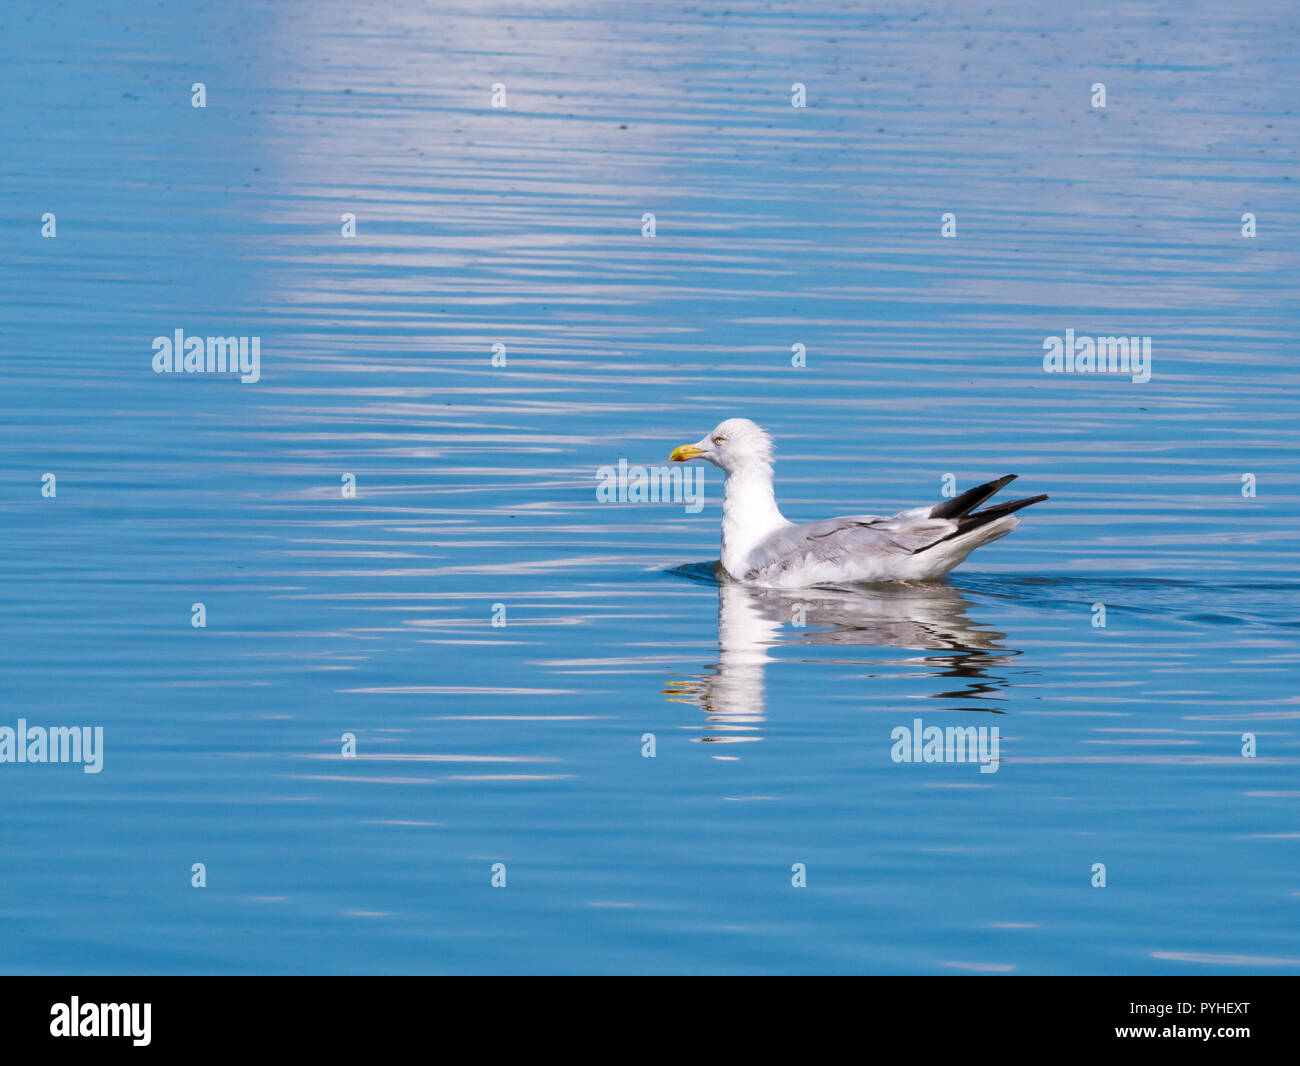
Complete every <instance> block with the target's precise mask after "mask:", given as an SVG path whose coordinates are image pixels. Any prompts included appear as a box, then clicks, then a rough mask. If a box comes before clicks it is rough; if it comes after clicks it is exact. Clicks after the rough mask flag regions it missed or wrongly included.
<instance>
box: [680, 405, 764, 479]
mask: <svg viewBox="0 0 1300 1066" xmlns="http://www.w3.org/2000/svg"><path fill="white" fill-rule="evenodd" d="M774 452H775V448H774V446H773V444H772V438H771V437H769V436H768V435H767V433H766V432H765V431H764V430H763V429H762V428H760V427H759V426H757V425H755V424H754V423H753V422H751V421H750V420H749V419H748V418H728V419H727V420H726V421H725V422H720V423H719V424H718V425H717V427H716V428H714V429H713V431H712V432H710V433H708V434H707V435H706V436H705V437H704V439H703V440H698V441H696V442H695V443H694V444H683V445H682V446H681V447H680V448H674V449H673V452H672V454H671V455H670V456H669V457H668V458H669V459H671V460H672V461H673V462H674V463H684V462H686V460H688V459H703V460H704V461H705V462H709V463H712V464H713V465H714V466H716V467H718V469H720V470H723V471H725V472H726V473H728V474H734V473H738V472H741V471H746V470H749V469H752V468H758V467H767V468H769V469H770V468H771V466H772V460H773V453H774Z"/></svg>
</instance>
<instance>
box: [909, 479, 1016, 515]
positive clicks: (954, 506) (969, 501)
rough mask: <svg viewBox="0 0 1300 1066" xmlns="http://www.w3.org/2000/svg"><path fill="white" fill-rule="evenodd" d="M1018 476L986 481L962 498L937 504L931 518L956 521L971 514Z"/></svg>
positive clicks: (957, 497)
mask: <svg viewBox="0 0 1300 1066" xmlns="http://www.w3.org/2000/svg"><path fill="white" fill-rule="evenodd" d="M1017 476H1018V475H1016V474H1007V475H1006V476H1005V477H1000V478H998V479H997V480H996V481H986V482H985V483H984V484H983V485H976V486H975V487H974V488H973V489H967V490H966V491H965V492H963V493H962V494H961V495H960V496H954V497H953V498H952V499H951V500H945V501H944V502H943V503H936V504H935V505H934V506H933V507H932V508H930V517H931V518H949V519H953V520H956V519H958V518H962V517H964V516H965V515H968V514H970V512H971V511H973V510H975V508H976V507H978V506H979V505H980V504H982V503H983V502H984V501H985V500H987V499H988V498H989V497H991V496H992V495H994V493H996V492H998V491H1000V490H1001V489H1003V488H1005V487H1006V486H1007V485H1010V484H1011V482H1013V481H1015V480H1016V477H1017Z"/></svg>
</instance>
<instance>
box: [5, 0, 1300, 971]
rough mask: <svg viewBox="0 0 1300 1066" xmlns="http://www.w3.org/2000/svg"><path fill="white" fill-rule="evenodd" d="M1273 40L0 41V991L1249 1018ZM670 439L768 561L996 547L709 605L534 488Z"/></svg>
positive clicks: (717, 30) (1267, 584) (1060, 23)
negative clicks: (47, 738)
mask: <svg viewBox="0 0 1300 1066" xmlns="http://www.w3.org/2000/svg"><path fill="white" fill-rule="evenodd" d="M812 8H819V10H812ZM1298 37H1300V16H1297V13H1296V9H1295V7H1294V5H1290V4H1284V3H1274V2H1268V0H1265V2H1263V3H1259V4H1252V5H1248V6H1242V5H1222V4H1209V3H1203V2H1193V3H1189V4H1176V5H1175V4H1164V5H1162V4H1148V5H1128V4H1125V5H1113V6H1103V7H1101V8H1098V9H1097V10H1096V11H1095V12H1093V13H1092V14H1085V13H1081V12H1080V11H1079V10H1078V9H1077V6H1076V5H1074V4H1067V3H1056V2H1052V3H1048V4H1045V5H1042V4H1040V5H1035V6H1033V8H1032V10H1031V9H1030V8H1027V7H1025V6H1023V5H1016V6H1014V7H1012V6H1006V5H998V6H995V7H989V5H987V4H983V3H980V4H974V3H960V4H954V3H939V4H934V5H925V6H916V7H912V6H910V5H899V6H895V7H891V8H886V9H881V8H875V7H870V6H866V5H859V4H853V3H831V4H821V5H809V4H804V3H773V4H753V3H745V2H739V3H734V2H733V3H727V4H725V5H724V4H712V3H705V4H695V5H683V4H678V3H676V2H669V3H666V4H658V5H652V6H647V5H645V4H642V3H630V2H629V3H600V4H597V3H585V2H578V3H574V4H569V5H565V6H555V7H551V6H547V5H541V4H534V3H530V2H528V0H520V2H516V3H513V4H506V3H485V4H473V5H471V4H456V5H448V4H428V3H423V2H417V0H397V2H386V3H380V4H373V5H369V4H367V5H356V4H351V3H342V2H335V0H310V2H308V0H289V2H280V0H277V2H274V3H272V2H269V0H265V2H261V3H257V2H248V0H241V2H233V3H230V4H225V5H204V6H201V7H193V6H191V5H188V4H180V3H143V4H139V5H123V4H108V3H105V4H94V3H83V2H65V3H49V2H42V3H34V2H27V0H19V2H17V3H16V4H15V3H10V4H7V5H6V6H5V7H4V9H3V11H0V39H2V40H4V42H5V50H6V59H5V62H4V63H3V64H2V65H0V140H2V142H3V144H4V145H5V150H4V152H3V154H0V193H2V196H0V201H2V202H3V211H0V235H2V237H3V242H4V255H3V257H2V258H0V355H2V357H3V361H4V369H5V379H6V380H5V384H6V387H5V388H4V389H3V391H0V408H2V409H3V410H2V417H0V445H2V446H3V454H4V456H5V462H4V464H3V469H2V470H0V483H2V487H3V493H2V494H0V500H2V502H3V524H2V525H0V549H2V550H0V566H2V567H3V580H2V583H0V588H2V589H3V607H2V609H0V643H2V644H3V647H4V653H5V654H4V658H5V670H4V677H5V687H6V690H7V696H8V698H7V699H6V701H5V705H6V712H5V714H4V715H3V716H2V717H0V726H5V725H7V726H10V727H16V723H17V720H18V719H19V718H25V719H26V720H27V721H28V722H29V723H32V724H37V725H41V726H54V725H66V726H74V725H75V726H81V725H86V726H101V727H102V728H103V753H102V754H103V765H102V771H101V772H100V773H97V774H87V773H83V772H82V769H81V768H80V767H78V766H75V765H32V764H15V763H4V764H0V804H2V805H3V809H4V812H5V816H4V818H3V819H2V820H0V970H3V971H6V972H42V973H43V972H53V973H60V972H87V973H165V972H179V973H267V972H270V973H319V972H324V973H354V972H360V973H374V972H454V973H480V972H547V973H552V972H554V973H580V972H597V973H619V972H655V973H660V972H663V973H766V972H790V971H794V972H818V973H830V972H886V973H964V972H993V973H1017V974H1026V973H1152V974H1174V973H1218V974H1237V973H1248V972H1250V973H1253V972H1260V973H1283V972H1289V973H1300V698H1298V697H1297V687H1296V684H1295V681H1296V676H1297V668H1298V666H1300V609H1298V607H1297V594H1298V593H1300V579H1298V578H1297V573H1296V566H1297V561H1298V560H1300V550H1298V548H1297V537H1296V534H1297V527H1298V525H1300V521H1298V520H1300V492H1298V490H1297V477H1298V476H1300V462H1298V457H1300V449H1298V446H1300V432H1298V428H1297V399H1298V397H1300V370H1298V369H1297V362H1296V357H1297V344H1296V336H1297V326H1298V325H1300V301H1298V300H1297V290H1296V279H1297V274H1298V272H1300V255H1298V254H1297V248H1300V237H1298V232H1300V229H1298V228H1300V198H1298V196H1297V185H1300V166H1297V156H1296V147H1297V144H1298V143H1300V136H1298V135H1300V122H1298V121H1297V117H1296V113H1295V112H1296V106H1295V105H1296V101H1297V100H1300V58H1298V57H1300V40H1298V39H1297V38H1298ZM195 83H202V86H203V92H204V93H205V99H204V101H203V102H204V103H205V104H206V106H204V107H195V106H192V103H193V100H194V96H195V93H196V92H197V91H198V90H196V89H194V88H193V86H194V85H195ZM498 83H500V84H503V85H504V86H505V93H506V99H505V101H504V103H505V106H504V107H494V106H493V92H494V88H493V87H494V85H496V84H498ZM795 83H800V84H802V85H803V86H805V91H806V105H807V106H806V107H802V108H799V107H793V106H792V104H791V100H792V86H793V85H794V84H795ZM1095 83H1104V85H1105V93H1106V106H1105V107H1104V108H1101V107H1094V106H1093V101H1094V100H1095V99H1096V90H1095V88H1094V85H1095ZM46 213H52V214H53V215H54V216H55V221H54V232H55V235H54V236H53V237H42V216H43V215H45V214H46ZM647 213H652V214H653V215H654V224H655V231H654V236H653V237H652V238H651V237H647V236H643V225H644V223H643V217H644V216H645V215H646V214H647ZM945 213H951V214H952V215H953V216H954V219H955V222H954V223H953V224H954V225H955V227H956V235H955V236H954V237H951V238H945V237H943V236H942V235H941V218H942V216H943V215H944V214H945ZM1247 213H1249V214H1251V215H1253V216H1254V218H1255V227H1256V230H1255V235H1254V236H1253V237H1244V236H1243V227H1248V225H1249V223H1247V222H1243V215H1245V214H1247ZM345 214H351V215H354V216H355V236H353V237H345V236H343V233H342V229H343V227H344V222H343V216H344V215H345ZM47 225H48V224H47ZM178 329H180V330H184V331H185V332H186V333H187V334H190V335H195V336H202V335H221V336H238V337H248V338H253V337H256V338H258V339H259V341H260V359H261V363H260V380H258V381H257V382H255V383H247V384H243V383H240V382H239V381H238V380H237V379H235V378H233V377H231V376H230V375H226V376H224V377H223V376H219V375H214V376H205V375H196V374H190V375H186V374H158V373H154V371H153V369H152V367H151V360H152V359H153V356H154V350H153V347H152V343H153V339H154V338H155V337H159V336H164V337H171V336H172V335H173V333H174V331H175V330H178ZM1066 330H1074V331H1075V332H1076V333H1077V334H1078V335H1080V336H1085V335H1086V336H1093V337H1095V336H1111V335H1124V336H1130V335H1131V336H1135V337H1150V338H1151V343H1152V364H1151V371H1152V373H1151V377H1150V380H1149V381H1147V382H1145V383H1141V382H1135V381H1133V380H1132V379H1131V376H1125V375H1119V374H1105V375H1102V374H1078V373H1075V374H1067V373H1060V374H1052V373H1046V372H1045V371H1044V368H1043V351H1044V349H1043V344H1044V339H1045V338H1048V337H1052V336H1064V335H1065V331H1066ZM495 345H502V346H504V353H505V365H504V366H500V365H494V363H493V349H494V346H495ZM795 345H802V346H803V351H804V352H805V353H806V356H805V358H806V366H794V365H792V354H791V353H792V349H793V347H794V346H795ZM497 351H498V353H500V351H501V349H497ZM497 362H498V363H499V362H500V358H498V360H497ZM733 415H740V416H745V417H749V418H752V419H754V420H755V421H757V422H759V423H760V424H762V425H764V426H765V427H766V428H768V429H769V430H770V431H771V432H772V433H773V435H774V436H775V438H776V440H777V443H778V446H779V449H780V453H779V455H780V458H779V463H778V466H777V493H778V498H779V499H780V501H781V503H782V505H783V508H784V510H785V512H786V514H787V515H788V516H790V517H792V518H794V519H796V520H812V519H816V518H823V517H827V516H830V515H836V514H852V513H861V512H864V511H870V512H875V513H881V512H884V513H890V512H891V511H893V510H897V509H900V508H902V507H907V506H914V505H918V504H922V503H930V502H937V501H938V500H940V499H941V498H942V493H943V489H944V485H945V475H951V476H950V477H949V478H948V483H949V484H952V483H955V485H956V487H957V488H958V489H959V490H960V489H965V488H969V487H970V486H972V485H974V484H976V483H977V482H979V481H983V480H987V479H989V478H993V477H996V476H999V475H1002V474H1006V473H1017V474H1019V475H1020V481H1019V482H1017V484H1016V486H1015V488H1016V490H1019V493H1018V494H1019V495H1032V494H1036V493H1040V492H1046V493H1049V494H1050V495H1051V500H1050V502H1048V503H1045V504H1041V505H1039V506H1037V507H1035V508H1034V509H1033V510H1032V511H1030V512H1027V513H1026V520H1025V522H1024V523H1023V525H1022V526H1021V528H1020V529H1019V530H1017V531H1016V532H1015V533H1014V534H1012V536H1011V537H1010V538H1008V539H1006V540H1003V541H1001V542H999V543H997V544H995V545H991V546H989V547H986V548H982V549H980V550H979V551H978V552H977V553H976V555H975V556H973V557H972V558H971V559H970V560H969V561H968V562H967V563H966V564H965V565H963V566H962V567H961V568H960V569H959V570H958V571H956V572H955V573H954V574H953V575H952V577H951V578H950V580H949V581H948V582H947V583H946V584H944V585H938V586H929V587H925V586H923V587H916V588H887V587H886V588H875V589H863V590H857V591H853V592H847V593H838V594H836V593H829V592H812V593H808V594H807V595H800V594H797V593H795V594H791V593H764V592H752V591H747V590H745V589H742V588H737V587H735V586H731V585H726V584H722V585H720V584H719V583H718V582H717V581H716V580H715V578H714V576H713V571H712V562H713V560H716V558H717V551H718V543H717V542H718V523H719V514H720V508H719V504H720V498H721V488H722V483H721V476H720V472H718V471H716V470H714V469H713V468H707V469H706V471H705V481H704V491H705V501H704V507H703V509H702V510H700V511H699V512H698V513H690V512H689V511H688V509H687V507H686V506H684V505H683V503H682V502H680V501H678V502H654V503H634V502H627V503H617V502H616V503H602V502H599V501H598V499H597V496H596V487H597V484H598V480H597V471H598V470H599V469H600V468H601V467H602V466H611V465H612V466H617V464H618V462H619V461H620V460H626V461H627V463H629V464H633V465H635V464H661V463H663V462H664V461H665V459H666V457H667V454H668V452H669V450H670V449H671V448H672V447H674V446H675V445H678V444H683V443H687V442H691V441H695V440H697V439H699V437H700V436H702V435H703V434H704V433H705V432H706V431H707V430H709V429H710V428H711V427H712V426H713V425H715V424H716V423H717V422H718V421H720V420H721V419H723V418H725V417H729V416H733ZM46 474H53V475H55V480H54V491H55V495H53V496H48V495H43V494H42V493H43V484H46V485H48V479H44V480H43V476H44V475H46ZM345 475H352V476H353V478H354V479H355V495H354V496H349V495H346V494H345V489H346V488H347V486H348V485H349V484H350V483H349V482H348V480H347V478H346V477H345ZM1248 475H1249V476H1248ZM1252 486H1253V495H1252V494H1251V487H1252ZM46 491H48V489H47V490H46ZM200 603H201V604H202V605H203V610H204V612H205V620H206V626H205V627H203V628H199V627H196V626H195V625H193V624H192V622H193V621H194V607H193V605H195V604H200ZM1098 605H1100V607H1101V608H1104V614H1105V619H1104V620H1105V625H1104V626H1099V625H1096V624H1094V622H1095V621H1099V620H1101V619H1100V612H1099V610H1098ZM494 622H495V623H497V624H494ZM500 623H504V624H500ZM799 623H802V624H799ZM917 719H920V720H922V722H923V723H924V724H925V725H927V726H930V725H935V726H941V727H947V726H967V725H972V726H976V727H987V728H992V727H993V726H996V727H997V728H998V730H999V733H1000V760H999V762H998V764H997V771H996V772H994V773H981V772H980V767H978V766H976V765H972V764H970V763H911V764H908V763H896V762H895V761H894V760H893V759H892V758H891V749H892V748H893V747H894V742H893V740H891V733H892V731H894V730H896V729H897V728H899V727H909V728H910V727H912V725H913V723H914V722H915V721H916V720H917ZM344 734H352V735H353V736H354V737H355V738H356V739H355V744H356V751H355V757H354V758H345V757H343V754H342V751H343V740H342V738H343V736H344ZM646 734H652V735H653V744H654V747H655V757H654V758H647V757H643V750H644V749H645V748H646V746H647V745H648V744H649V743H651V742H650V741H649V740H645V739H643V738H644V737H645V736H646ZM1247 734H1249V735H1250V736H1251V737H1253V738H1254V740H1253V745H1254V756H1253V757H1244V756H1243V750H1245V749H1246V748H1247V747H1248V746H1249V744H1250V743H1251V741H1250V740H1249V739H1248V738H1246V735H1247ZM196 863H202V864H204V865H203V870H204V872H205V876H206V886H205V887H202V888H198V887H194V885H193V884H192V880H193V879H194V878H195V877H196V874H195V873H194V865H195V864H196ZM498 863H500V864H503V869H504V877H505V879H506V884H505V887H494V886H493V883H492V882H493V877H494V873H493V870H494V866H495V864H498ZM796 864H802V867H800V868H798V869H802V871H803V877H804V878H805V879H806V886H805V887H795V885H794V883H793V882H794V881H795V880H797V879H798V876H799V875H798V873H797V871H796ZM1097 864H1103V865H1104V873H1105V887H1097V886H1096V885H1095V884H1094V882H1096V881H1097V880H1098V879H1099V876H1100V875H1099V873H1098V867H1097ZM497 870H498V872H500V871H501V870H502V867H497Z"/></svg>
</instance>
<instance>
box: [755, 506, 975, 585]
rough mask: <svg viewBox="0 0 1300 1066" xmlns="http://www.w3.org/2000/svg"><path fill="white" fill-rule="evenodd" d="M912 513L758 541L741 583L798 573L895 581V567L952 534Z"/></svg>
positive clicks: (824, 524)
mask: <svg viewBox="0 0 1300 1066" xmlns="http://www.w3.org/2000/svg"><path fill="white" fill-rule="evenodd" d="M930 511H931V508H929V507H916V508H913V509H912V510H910V511H901V512H899V513H898V514H896V515H893V516H892V517H889V518H882V517H881V516H880V515H869V514H864V515H847V516H845V517H843V518H827V519H824V520H823V521H821V522H810V523H808V524H807V525H802V526H787V527H786V528H784V529H779V530H777V531H776V532H775V533H773V534H772V535H771V536H769V537H767V538H766V539H765V540H763V541H761V542H760V543H759V544H758V545H757V546H756V547H755V548H754V549H753V550H752V551H751V552H750V553H749V555H748V557H747V558H746V559H745V565H746V573H745V575H744V576H745V580H748V581H761V580H764V579H771V578H776V577H779V576H780V575H782V574H786V573H791V572H795V571H798V572H801V573H804V574H805V575H806V576H809V577H817V579H818V580H822V581H876V580H882V579H888V578H890V577H893V576H896V574H897V572H898V566H899V563H900V562H901V561H902V560H903V559H904V558H906V557H907V556H909V555H911V554H912V553H913V552H916V551H919V550H920V549H922V548H928V547H929V546H930V545H932V544H936V543H938V542H939V541H941V540H943V539H944V538H945V537H948V536H951V535H952V534H953V533H955V532H956V531H957V523H956V522H953V521H950V520H949V519H946V518H931V517H930Z"/></svg>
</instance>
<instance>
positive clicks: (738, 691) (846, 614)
mask: <svg viewBox="0 0 1300 1066" xmlns="http://www.w3.org/2000/svg"><path fill="white" fill-rule="evenodd" d="M694 569H695V568H693V567H692V568H690V569H689V570H683V571H680V572H681V573H683V574H686V575H687V576H690V572H691V570H694ZM969 607H970V602H969V601H968V600H967V599H966V597H965V596H963V595H962V594H961V593H960V592H958V591H957V590H956V589H954V588H950V587H949V586H947V585H943V584H938V583H935V584H927V585H903V584H894V585H876V586H873V587H870V588H859V589H854V590H852V591H849V590H832V589H803V590H800V591H799V592H797V593H796V592H788V591H784V590H780V589H765V588H755V587H753V586H746V585H740V584H737V583H736V582H734V581H727V580H725V578H724V580H722V581H721V582H720V583H719V584H718V662H717V665H716V666H715V667H714V669H713V672H712V674H706V675H704V676H700V677H691V678H684V679H678V680H674V681H671V682H669V684H668V686H667V688H666V689H665V690H664V694H665V695H666V696H668V697H669V699H670V700H673V701H676V702H681V703H694V704H696V705H697V706H699V708H700V709H701V710H702V711H704V713H705V714H706V715H708V725H707V727H706V728H707V729H708V730H709V731H710V732H711V734H712V735H709V736H706V737H704V738H703V739H705V740H709V741H714V742H735V741H742V740H759V739H761V738H760V737H759V736H758V730H759V727H760V725H761V723H762V722H763V721H764V720H765V717H766V715H765V703H766V701H765V695H764V671H765V667H766V665H767V662H768V655H767V651H768V648H770V647H772V646H773V645H775V644H778V643H781V630H782V627H783V626H790V627H792V628H793V629H794V630H795V632H796V633H797V636H795V637H794V638H793V640H792V643H796V644H800V643H802V644H826V645H847V646H854V645H857V646H861V647H877V648H879V647H891V648H915V649H917V650H918V651H937V652H946V653H950V654H940V655H926V656H923V657H921V658H919V659H913V660H903V661H910V662H913V663H919V664H921V665H923V666H924V667H927V668H929V672H930V676H933V677H956V678H960V679H962V682H963V684H964V686H965V687H964V688H962V689H961V690H960V691H956V692H948V691H945V692H935V693H932V694H931V695H932V696H933V697H935V698H939V699H972V700H974V701H979V700H981V699H982V698H984V697H985V696H986V695H987V694H988V693H992V692H995V691H997V690H998V689H1000V688H1002V687H1003V686H1004V685H1005V680H1004V679H1003V678H1001V677H998V676H997V675H996V674H989V673H987V670H988V669H989V668H990V667H997V666H1003V665H1005V664H1006V663H1007V662H1008V661H1009V658H1010V656H1011V655H1013V654H1014V652H1012V651H1010V650H1009V649H1007V648H1005V647H1004V646H1003V645H1001V644H1000V643H999V641H1000V640H1002V639H1004V638H1003V634H1001V633H997V632H994V631H992V630H987V629H981V628H979V627H978V625H977V624H976V623H973V622H972V621H971V620H970V619H969V618H967V617H966V611H967V609H968V608H969ZM968 709H975V708H974V707H971V708H968ZM980 709H983V710H990V709H992V708H989V707H988V706H985V707H983V708H980Z"/></svg>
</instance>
